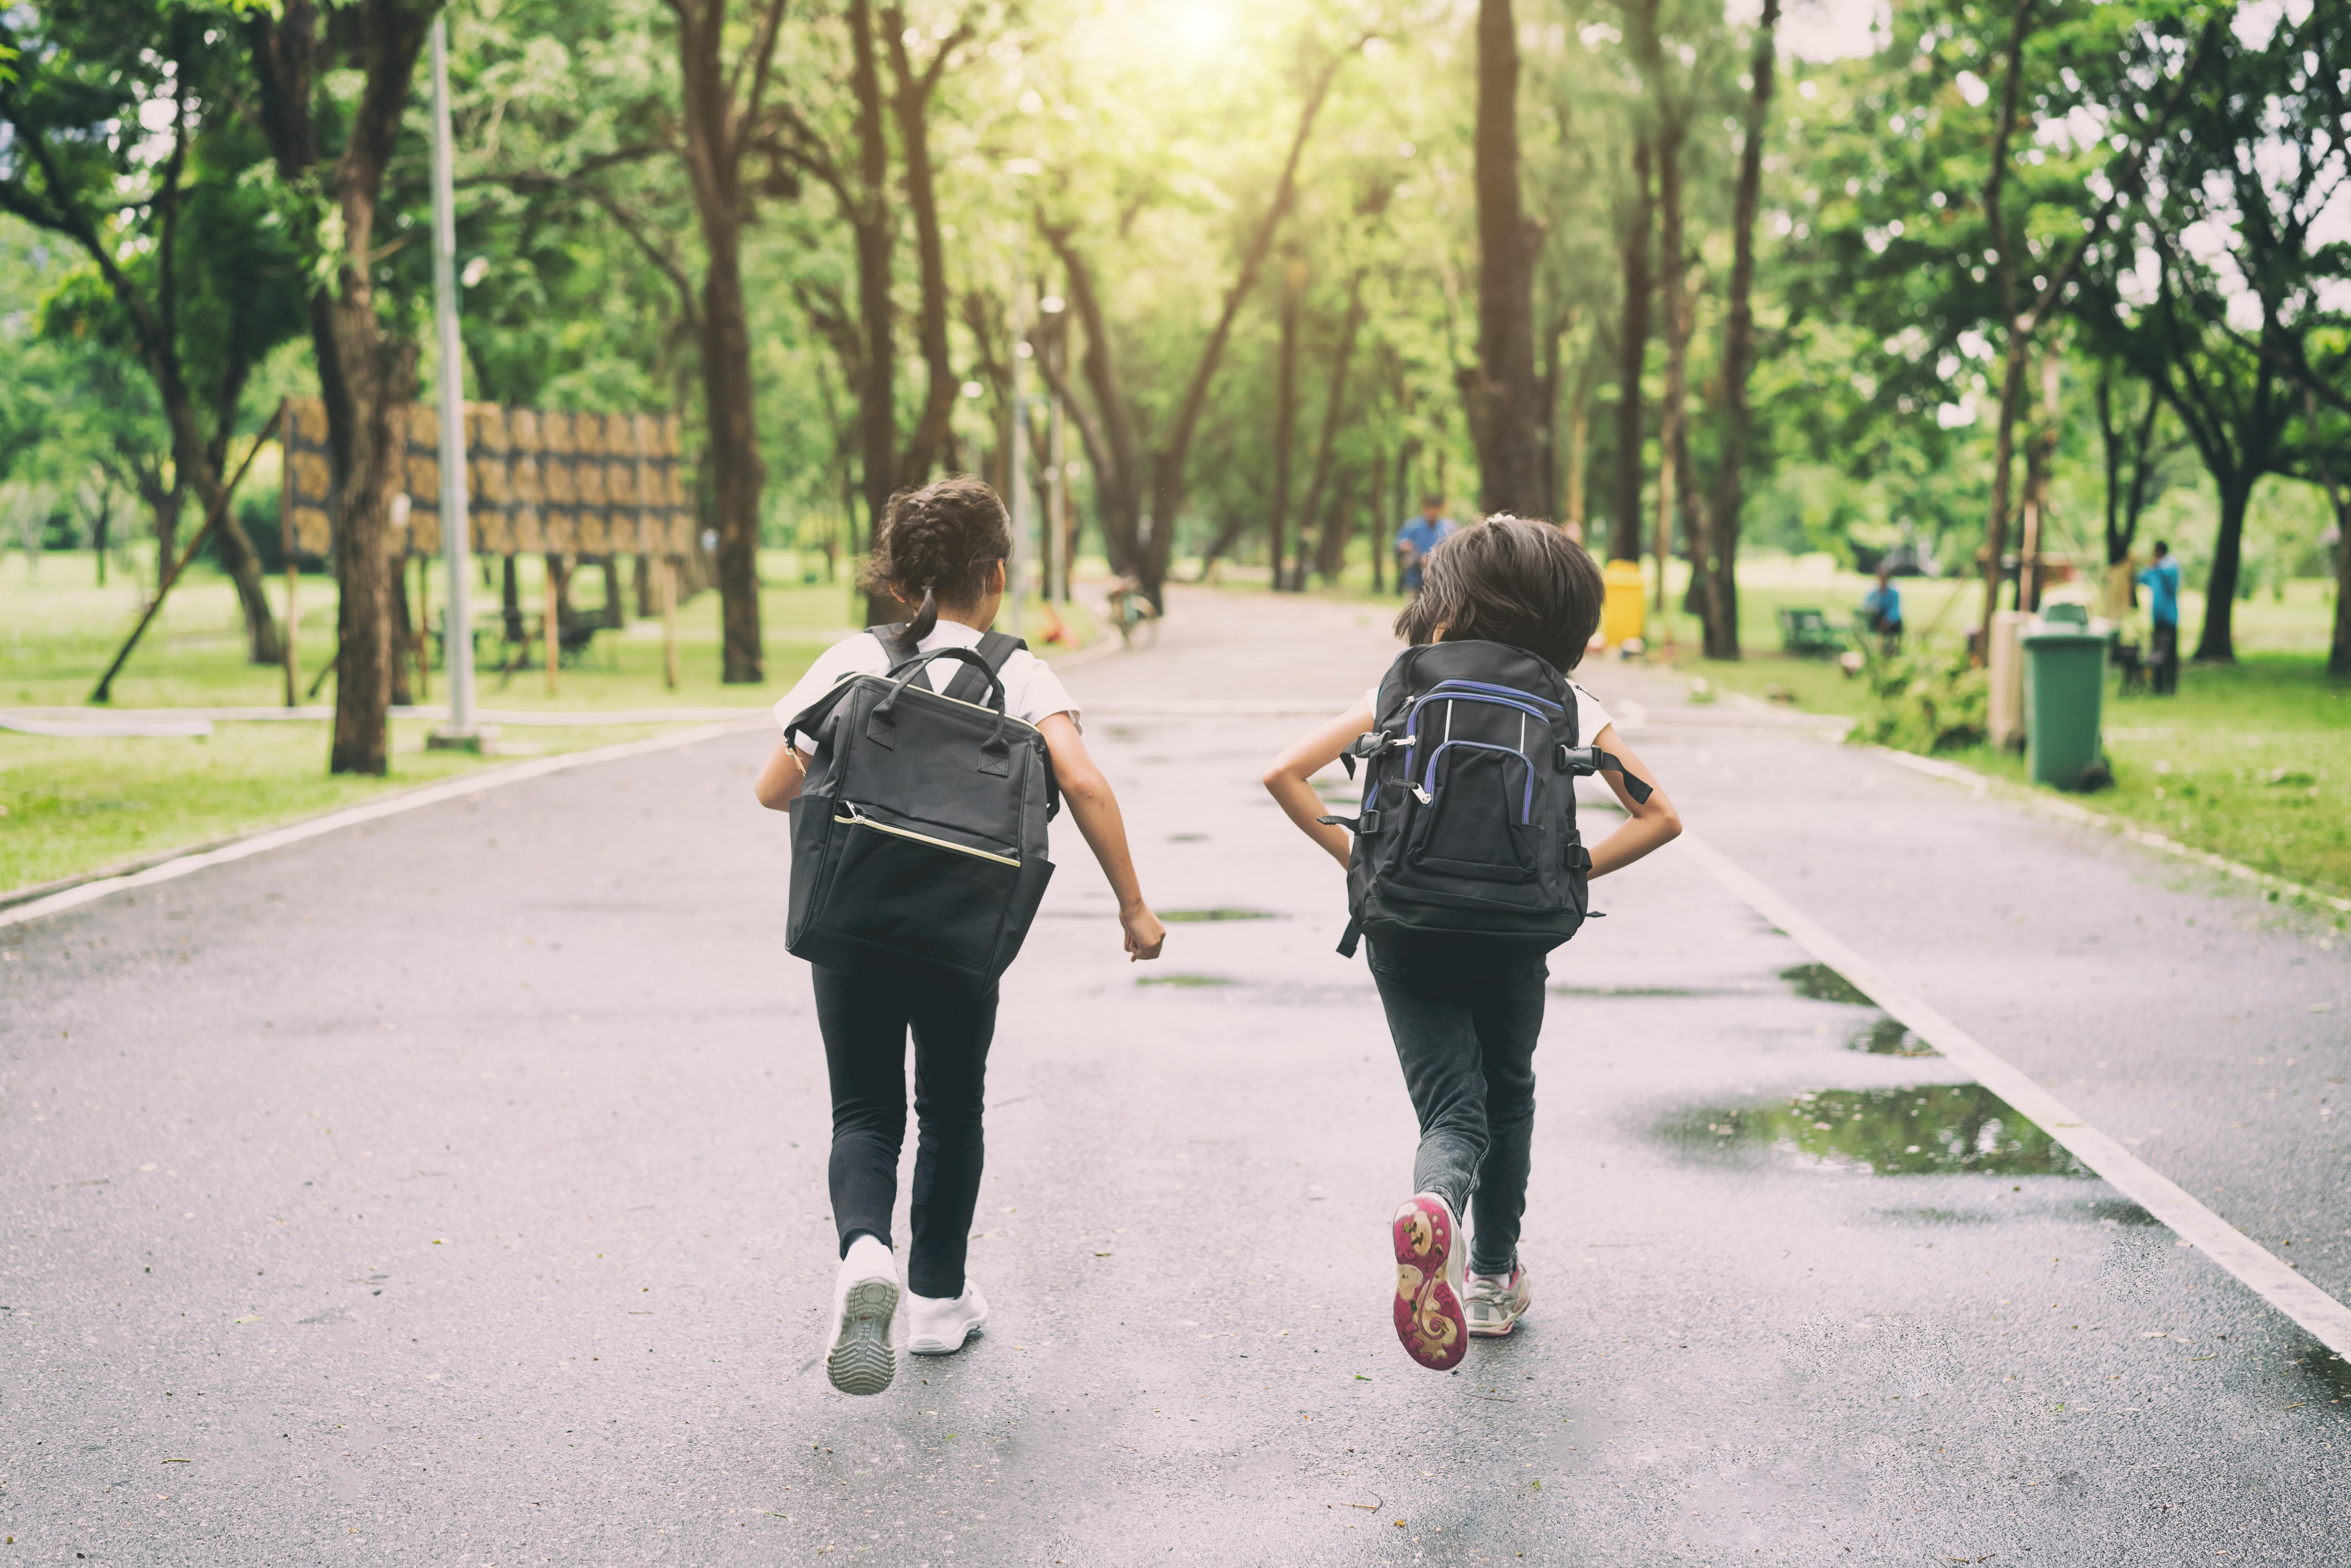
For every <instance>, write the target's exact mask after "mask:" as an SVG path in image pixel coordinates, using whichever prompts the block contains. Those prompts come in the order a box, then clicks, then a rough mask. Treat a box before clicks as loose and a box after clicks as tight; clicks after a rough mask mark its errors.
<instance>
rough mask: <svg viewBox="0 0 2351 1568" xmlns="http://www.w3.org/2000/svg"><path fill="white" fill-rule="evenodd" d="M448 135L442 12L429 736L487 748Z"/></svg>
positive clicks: (436, 137) (442, 744)
mask: <svg viewBox="0 0 2351 1568" xmlns="http://www.w3.org/2000/svg"><path fill="white" fill-rule="evenodd" d="M449 142H450V135H449V21H448V16H447V13H446V12H443V13H440V14H438V15H436V16H434V18H433V324H434V328H435V329H437V335H438V337H439V339H440V349H441V363H440V375H439V378H438V380H439V383H440V391H441V557H442V559H443V560H444V562H445V563H446V564H447V566H448V569H449V596H448V600H447V601H446V604H445V607H444V610H443V612H442V615H443V622H444V624H443V632H444V635H443V637H442V646H443V649H444V653H443V658H444V662H445V664H447V667H448V672H449V723H448V725H447V726H446V727H444V728H442V729H440V730H437V731H435V732H434V734H433V735H432V736H431V737H429V738H428V741H427V744H428V745H430V746H432V747H434V748H436V749H445V750H462V751H482V750H486V749H487V748H488V747H487V741H486V737H485V736H484V734H483V733H482V731H481V730H480V729H478V728H477V727H475V723H474V628H473V615H472V612H471V609H470V606H469V604H468V602H467V600H466V597H465V586H466V585H465V575H466V574H465V567H466V564H467V562H468V561H470V560H471V559H472V552H471V549H470V546H471V542H472V530H471V529H470V528H467V526H466V520H465V357H464V354H463V352H462V350H460V348H459V345H458V341H457V197H456V182H455V175H454V173H453V172H452V169H451V157H450V151H449Z"/></svg>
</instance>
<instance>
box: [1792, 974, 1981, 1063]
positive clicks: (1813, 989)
mask: <svg viewBox="0 0 2351 1568" xmlns="http://www.w3.org/2000/svg"><path fill="white" fill-rule="evenodd" d="M1780 978H1781V979H1782V980H1784V981H1786V982H1787V986H1788V988H1789V989H1790V990H1792V991H1793V992H1795V993H1796V995H1798V996H1800V997H1802V998H1804V999H1805V1000H1806V1001H1808V1002H1834V1003H1836V1004H1837V1005H1839V1006H1841V1007H1849V1008H1869V1009H1876V1006H1877V1004H1876V1003H1875V1002H1873V1001H1871V1000H1870V999H1869V998H1868V996H1867V995H1866V994H1865V993H1864V992H1863V990H1862V989H1861V988H1860V987H1858V986H1856V985H1855V984H1854V983H1853V982H1852V981H1851V980H1848V979H1846V978H1845V977H1844V976H1843V975H1841V974H1839V973H1837V972H1836V971H1835V970H1834V969H1832V968H1830V967H1828V966H1827V965H1826V964H1798V965H1797V966H1796V967H1793V968H1791V969H1782V970H1781V971H1780ZM1844 1048H1845V1049H1846V1050H1847V1051H1866V1052H1868V1053H1869V1054H1870V1055H1872V1056H1940V1055H1941V1054H1942V1052H1940V1051H1937V1050H1936V1049H1935V1048H1934V1047H1933V1046H1931V1045H1928V1043H1927V1042H1926V1041H1925V1040H1920V1039H1919V1038H1918V1037H1917V1035H1915V1034H1912V1033H1911V1032H1910V1031H1909V1030H1907V1029H1904V1028H1903V1027H1902V1025H1901V1022H1900V1021H1899V1020H1898V1019H1894V1018H1892V1017H1889V1016H1888V1015H1886V1014H1885V1013H1882V1012H1881V1013H1878V1014H1877V1016H1876V1017H1875V1018H1873V1019H1870V1020H1869V1022H1868V1023H1867V1024H1866V1025H1865V1026H1864V1027H1863V1028H1862V1029H1861V1030H1860V1031H1859V1032H1858V1033H1855V1034H1853V1035H1849V1036H1847V1037H1846V1039H1845V1042H1844Z"/></svg>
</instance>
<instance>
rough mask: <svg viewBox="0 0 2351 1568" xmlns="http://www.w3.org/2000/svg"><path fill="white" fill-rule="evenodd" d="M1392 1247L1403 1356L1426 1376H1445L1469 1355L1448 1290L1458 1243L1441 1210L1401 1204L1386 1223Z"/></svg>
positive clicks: (1463, 1325) (1411, 1201)
mask: <svg viewBox="0 0 2351 1568" xmlns="http://www.w3.org/2000/svg"><path fill="white" fill-rule="evenodd" d="M1388 1230H1389V1234H1390V1236H1391V1238H1392V1239H1394V1241H1395V1261H1396V1293H1395V1332H1396V1339H1397V1342H1398V1343H1401V1344H1402V1345H1403V1346H1404V1353H1405V1354H1406V1355H1408V1356H1410V1357H1412V1358H1413V1360H1415V1361H1416V1362H1418V1363H1419V1364H1421V1365H1423V1366H1425V1367H1427V1368H1428V1369H1429V1370H1430V1371H1431V1372H1450V1371H1452V1370H1453V1368H1455V1367H1457V1366H1458V1365H1460V1364H1461V1358H1462V1357H1463V1356H1465V1355H1467V1354H1469V1325H1468V1322H1467V1320H1465V1319H1464V1318H1463V1316H1462V1314H1461V1298H1460V1297H1459V1295H1458V1294H1457V1293H1456V1292H1455V1291H1454V1289H1453V1281H1452V1280H1451V1278H1450V1274H1451V1269H1450V1264H1451V1262H1452V1259H1453V1248H1454V1245H1455V1242H1456V1240H1457V1238H1456V1237H1455V1236H1454V1234H1453V1226H1452V1223H1451V1221H1450V1220H1449V1219H1448V1218H1447V1217H1446V1213H1445V1210H1444V1208H1443V1207H1441V1206H1439V1205H1437V1204H1434V1203H1425V1202H1423V1201H1422V1200H1421V1199H1420V1198H1419V1197H1408V1198H1406V1199H1405V1201H1404V1206H1403V1207H1401V1208H1398V1209H1397V1210H1396V1211H1395V1218H1394V1219H1392V1220H1390V1221H1389V1222H1388Z"/></svg>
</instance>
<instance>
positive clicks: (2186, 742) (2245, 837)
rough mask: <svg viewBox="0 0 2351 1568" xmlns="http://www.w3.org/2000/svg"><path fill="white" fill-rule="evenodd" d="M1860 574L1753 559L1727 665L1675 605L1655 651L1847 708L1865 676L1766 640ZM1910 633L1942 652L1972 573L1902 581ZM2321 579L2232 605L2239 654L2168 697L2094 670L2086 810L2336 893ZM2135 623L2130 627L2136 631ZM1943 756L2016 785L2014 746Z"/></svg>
mask: <svg viewBox="0 0 2351 1568" xmlns="http://www.w3.org/2000/svg"><path fill="white" fill-rule="evenodd" d="M1872 586H1873V580H1872V579H1869V578H1866V577H1863V576H1859V575H1857V574H1855V573H1851V572H1834V571H1831V570H1829V569H1828V565H1827V563H1826V562H1825V561H1824V560H1822V559H1820V558H1812V559H1805V560H1799V561H1786V560H1781V561H1771V560H1765V561H1761V562H1758V563H1756V564H1755V565H1754V566H1753V567H1752V568H1749V569H1744V570H1742V571H1741V574H1740V641H1741V643H1742V645H1743V646H1744V647H1745V648H1746V649H1747V650H1749V651H1750V652H1749V656H1748V657H1747V658H1745V659H1742V660H1740V661H1739V662H1737V663H1735V664H1734V663H1727V662H1722V661H1717V660H1711V659H1704V658H1699V657H1698V656H1697V651H1698V627H1697V624H1696V622H1693V621H1690V620H1688V619H1687V618H1686V617H1682V616H1679V615H1678V614H1677V615H1673V616H1670V617H1669V618H1668V621H1667V624H1668V626H1670V627H1671V628H1672V631H1673V636H1672V638H1671V640H1670V642H1668V643H1661V645H1659V646H1657V647H1656V648H1655V649H1653V654H1654V655H1655V662H1656V663H1662V664H1670V665H1671V666H1672V667H1673V668H1674V669H1675V670H1676V671H1677V673H1679V674H1687V675H1688V676H1690V677H1691V678H1693V679H1697V678H1703V679H1705V680H1708V681H1709V682H1711V683H1712V684H1713V685H1716V686H1719V687H1720V688H1722V689H1724V690H1726V691H1731V692H1739V693H1743V694H1746V695H1750V696H1757V697H1764V698H1768V699H1772V700H1778V701H1784V702H1787V703H1788V704H1790V706H1795V707H1801V708H1803V709H1806V710H1808V711H1811V712H1813V713H1826V714H1838V715H1844V716H1857V715H1859V714H1861V713H1862V712H1864V711H1865V709H1866V708H1867V707H1868V706H1869V703H1870V695H1869V688H1868V684H1867V682H1865V681H1864V680H1861V679H1857V678H1854V677H1849V676H1847V675H1845V674H1844V673H1843V672H1842V671H1841V670H1839V669H1838V667H1837V666H1836V664H1835V663H1834V661H1832V660H1827V659H1801V658H1791V657H1789V656H1787V655H1785V654H1782V653H1778V652H1777V651H1776V650H1777V649H1778V647H1779V645H1780V632H1779V625H1778V622H1777V620H1776V616H1775V612H1776V611H1778V610H1779V609H1780V608H1782V607H1783V606H1785V607H1789V608H1795V607H1799V606H1811V607H1813V608H1817V609H1820V610H1823V611H1824V612H1827V613H1828V614H1829V616H1830V617H1831V619H1832V620H1837V621H1841V620H1844V618H1845V617H1846V615H1847V613H1848V612H1850V611H1851V610H1852V609H1853V608H1854V607H1855V606H1857V605H1858V604H1859V603H1860V602H1861V599H1862V596H1863V595H1864V594H1865V593H1867V592H1868V591H1869V590H1870V588H1871V587H1872ZM1901 587H1902V594H1903V608H1904V611H1905V612H1906V618H1907V621H1908V622H1909V624H1910V626H1911V628H1912V629H1913V636H1914V639H1915V638H1916V637H1917V636H1918V635H1919V634H1922V633H1925V632H1929V631H1931V632H1932V633H1933V644H1934V645H1935V646H1938V647H1941V648H1946V649H1948V650H1949V651H1950V652H1952V653H1957V652H1958V650H1959V647H1960V646H1961V643H1962V640H1963V637H1964V628H1965V627H1966V626H1967V624H1968V623H1969V622H1971V621H1972V620H1973V619H1974V617H1975V614H1976V612H1977V610H1978V607H1979V605H1980V599H1979V597H1978V596H1979V595H1980V593H1981V592H1982V587H1981V585H1980V583H1974V582H1967V583H1958V582H1925V581H1921V580H1916V579H1908V580H1904V581H1903V582H1902V584H1901ZM2332 593H2333V588H2332V585H2331V584H2329V583H2325V582H2322V581H2307V580H2306V581H2296V582H2293V583H2289V584H2287V585H2286V589H2285V591H2284V593H2283V595H2278V594H2273V593H2270V592H2262V593H2260V594H2257V595H2256V596H2254V597H2253V598H2252V599H2249V600H2246V601H2241V603H2239V604H2238V606H2237V614H2236V631H2237V648H2238V655H2239V662H2238V663H2237V664H2234V665H2232V666H2229V665H2196V664H2190V665H2188V666H2187V667H2185V668H2184V669H2183V670H2182V671H2181V673H2180V679H2179V695H2177V696H2173V697H2153V696H2132V697H2127V698H2126V697H2123V696H2121V695H2119V692H2118V690H2117V687H2118V683H2116V682H2113V681H2111V680H2110V681H2109V684H2108V686H2107V696H2106V706H2105V740H2106V751H2107V757H2108V759H2109V762H2110V763H2111V765H2112V767H2113V769H2114V773H2115V785H2114V788H2112V789H2105V790H2102V791H2100V792H2099V793H2097V794H2096V795H2095V796H2093V797H2090V798H2088V799H2087V800H2086V801H2085V803H2086V804H2087V805H2089V806H2090V807H2092V808H2093V809H2094V810H2099V811H2102V812H2105V813H2108V814H2110V815H2113V816H2116V817H2121V818H2125V819H2127V820H2129V821H2134V822H2137V823H2138V824H2140V825H2141V826H2144V827H2147V828H2148V829H2151V830H2153V831H2157V832H2160V833H2163V834H2165V835H2167V836H2168V837H2170V838H2173V839H2177V840H2178V841H2180V842H2181V843H2184V844H2188V845H2190V846H2192V847H2194V848H2197V849H2200V850H2206V851H2210V852H2212V853H2215V854H2220V855H2224V856H2226V857H2228V858H2229V859H2231V860H2233V861H2237V862H2241V863H2243V864H2246V865H2250V866H2252V867H2254V868H2255V869H2257V870H2260V871H2265V872H2268V873H2272V874H2273V875H2276V876H2282V877H2284V878H2287V879H2288V880H2290V881H2294V882H2299V883H2307V884H2309V885H2311V886H2313V887H2318V888H2323V889H2325V891H2327V892H2329V893H2333V894H2337V895H2342V894H2351V683H2346V682H2340V681H2330V680H2328V679H2327V677H2326V673H2325V663H2326V647H2327V639H2328V636H2329V634H2330V632H2331V629H2332V626H2333V617H2334V600H2333V598H2332ZM2181 599H2182V603H2181V607H2180V619H2181V625H2182V629H2183V636H2182V641H2183V642H2188V643H2191V645H2192V639H2193V637H2194V635H2195V633H2196V631H2197V629H2198V628H2199V627H2200V626H2201V625H2202V624H2203V619H2204V601H2203V596H2202V595H2201V594H2196V593H2188V594H2183V595H2181ZM2142 636H2143V629H2142ZM1947 756H1948V758H1949V760H1951V761H1954V762H1957V763H1959V764H1960V765H1962V766H1964V767H1970V768H1978V769H1980V770H1981V771H1982V772H1985V773H1988V774H1991V776H1993V777H1995V778H1999V779H2009V780H2011V781H2013V782H2015V783H2017V784H2019V785H2020V786H2021V785H2022V784H2023V783H2024V781H2025V767H2024V759H2023V758H2022V757H2021V756H2017V755H2013V754H2006V753H2001V752H1996V751H1993V750H1991V748H1989V747H1975V748H1972V749H1970V750H1966V751H1960V752H1954V753H1949V754H1947Z"/></svg>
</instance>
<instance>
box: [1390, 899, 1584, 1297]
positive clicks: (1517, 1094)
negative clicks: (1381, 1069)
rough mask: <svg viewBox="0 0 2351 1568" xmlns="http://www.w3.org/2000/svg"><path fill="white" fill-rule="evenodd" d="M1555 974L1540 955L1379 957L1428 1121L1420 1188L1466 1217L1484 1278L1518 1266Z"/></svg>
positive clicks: (1423, 1123) (1411, 1082)
mask: <svg viewBox="0 0 2351 1568" xmlns="http://www.w3.org/2000/svg"><path fill="white" fill-rule="evenodd" d="M1549 977H1550V972H1549V970H1548V968H1547V967H1545V965H1544V963H1543V961H1542V959H1541V958H1517V959H1497V958H1495V957H1494V956H1492V955H1491V954H1489V953H1480V952H1479V951H1477V950H1476V949H1475V948H1474V947H1467V946H1465V947H1463V948H1462V949H1461V950H1459V951H1458V953H1456V954H1451V955H1447V954H1446V953H1445V952H1444V951H1443V950H1442V949H1438V950H1437V951H1435V952H1434V953H1426V954H1424V953H1420V952H1416V953H1415V954H1414V955H1413V956H1412V957H1411V959H1410V960H1409V961H1398V960H1397V959H1396V957H1395V956H1393V955H1386V956H1384V955H1383V954H1382V953H1381V952H1380V950H1379V949H1378V947H1377V946H1376V945H1374V948H1373V952H1372V978H1373V979H1374V981H1375V982H1377V984H1378V986H1379V988H1380V1005H1381V1006H1383V1007H1384V1008H1385V1009H1387V1015H1388V1033H1389V1034H1391V1035H1393V1036H1394V1037H1395V1050H1396V1061H1397V1062H1398V1063H1399V1064H1401V1065H1402V1067H1403V1068H1404V1086H1405V1092H1407V1093H1409V1094H1410V1095H1411V1096H1412V1108H1413V1109H1414V1110H1415V1111H1416V1112H1417V1113H1419V1115H1420V1150H1419V1152H1418V1153H1417V1154H1416V1155H1414V1156H1413V1162H1412V1186H1413V1190H1414V1191H1415V1192H1434V1193H1437V1194H1438V1195H1440V1196H1441V1197H1444V1199H1445V1201H1446V1202H1447V1203H1449V1204H1451V1205H1452V1206H1453V1212H1454V1213H1455V1214H1457V1215H1466V1216H1467V1217H1468V1220H1469V1267H1470V1268H1471V1269H1473V1270H1476V1271H1477V1272H1479V1273H1480V1274H1507V1273H1509V1272H1510V1270H1511V1268H1512V1267H1513V1266H1514V1265H1515V1264H1516V1263H1517V1261H1518V1256H1519V1225H1520V1221H1521V1220H1522V1219H1523V1218H1525V1215H1526V1210H1527V1162H1528V1152H1529V1149H1530V1147H1531V1145H1532V1143H1533V1140H1534V1125H1535V1064H1534V1056H1535V1037H1536V1036H1537V1035H1539V1034H1541V1032H1542V1016H1543V982H1544V981H1545V980H1546V979H1548V978H1549Z"/></svg>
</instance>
